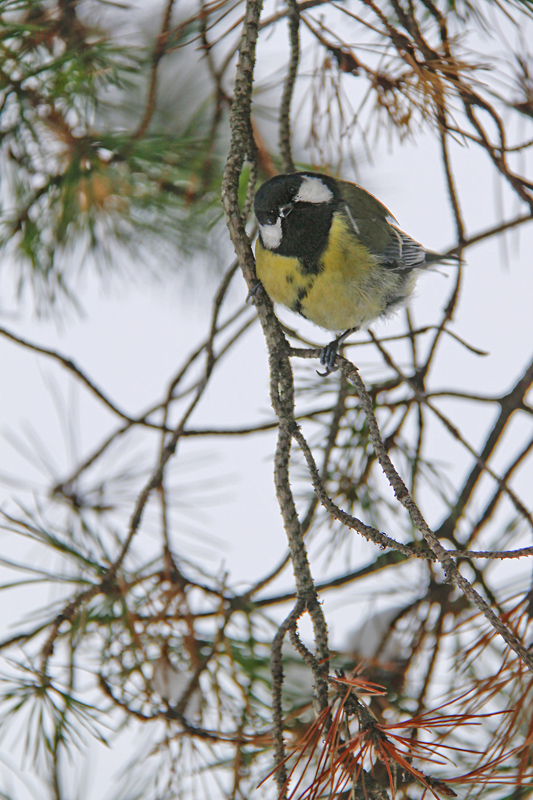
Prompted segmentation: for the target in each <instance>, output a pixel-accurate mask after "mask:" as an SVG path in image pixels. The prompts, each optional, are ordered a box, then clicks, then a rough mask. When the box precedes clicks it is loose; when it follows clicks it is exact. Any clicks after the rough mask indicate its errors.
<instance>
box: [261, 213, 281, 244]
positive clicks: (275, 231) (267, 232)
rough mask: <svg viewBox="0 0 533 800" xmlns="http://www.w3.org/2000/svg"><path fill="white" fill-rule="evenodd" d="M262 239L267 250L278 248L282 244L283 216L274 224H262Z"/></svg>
mask: <svg viewBox="0 0 533 800" xmlns="http://www.w3.org/2000/svg"><path fill="white" fill-rule="evenodd" d="M259 230H260V232H261V239H262V240H263V244H264V246H265V247H266V249H267V250H277V248H278V247H279V246H280V244H281V236H282V232H281V217H278V218H277V220H276V221H275V223H274V224H273V225H260V226H259Z"/></svg>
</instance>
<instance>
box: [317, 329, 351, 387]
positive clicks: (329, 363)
mask: <svg viewBox="0 0 533 800" xmlns="http://www.w3.org/2000/svg"><path fill="white" fill-rule="evenodd" d="M357 330H359V328H349V329H348V330H347V331H344V333H342V334H341V335H340V336H337V338H336V339H333V341H332V342H330V343H329V344H327V345H326V346H325V347H323V348H322V350H321V351H320V363H321V364H322V366H323V367H325V368H326V371H325V372H319V371H318V370H317V375H320V377H321V378H326V377H327V376H328V375H331V373H332V372H336V371H337V370H338V369H339V368H338V366H337V364H336V361H337V354H338V352H339V347H340V346H341V344H342V343H343V342H344V340H345V339H347V338H348V336H349V335H350V334H351V333H355V331H357Z"/></svg>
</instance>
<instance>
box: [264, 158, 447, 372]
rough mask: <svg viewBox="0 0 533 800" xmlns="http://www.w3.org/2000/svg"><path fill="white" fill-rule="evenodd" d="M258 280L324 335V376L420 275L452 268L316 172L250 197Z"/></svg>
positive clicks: (359, 192) (283, 178)
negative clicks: (436, 267) (344, 345)
mask: <svg viewBox="0 0 533 800" xmlns="http://www.w3.org/2000/svg"><path fill="white" fill-rule="evenodd" d="M254 211H255V216H256V217H257V221H258V223H259V236H258V239H257V244H256V248H255V255H256V266H257V277H258V278H259V280H260V281H261V283H262V284H263V287H264V288H265V290H266V292H267V294H268V295H269V297H270V298H271V299H272V300H273V301H275V302H276V303H281V305H284V306H286V307H287V308H290V309H291V311H295V312H296V313H298V314H301V315H302V316H303V317H305V318H306V319H308V320H310V321H311V322H314V323H315V324H316V325H320V326H321V327H322V328H326V329H327V330H330V331H336V332H339V331H344V333H342V334H341V335H340V336H338V337H337V338H336V339H334V340H333V341H332V342H330V343H329V345H327V346H326V347H325V348H324V349H323V350H322V354H321V358H320V361H321V363H322V364H323V365H324V366H325V368H326V372H325V373H322V374H324V375H328V374H329V373H330V372H333V371H334V369H335V359H336V356H337V350H338V347H339V345H340V344H341V342H343V341H344V339H345V338H346V337H347V336H349V334H350V333H353V332H354V331H356V330H358V329H359V328H360V327H362V326H366V325H368V324H369V323H370V322H372V321H373V320H375V319H377V318H378V317H381V316H383V315H386V314H388V313H389V312H391V311H393V310H395V309H396V308H398V307H399V306H401V305H402V304H403V303H405V302H406V301H407V299H408V298H409V296H410V295H411V293H412V291H413V288H414V284H415V281H416V277H417V274H418V271H419V270H423V269H426V268H427V267H429V266H431V265H432V264H437V263H446V262H449V261H452V260H455V261H457V260H458V258H457V256H443V255H440V254H439V253H433V252H432V251H430V250H425V249H424V248H423V247H422V245H420V244H418V242H415V241H414V239H411V237H410V236H407V234H406V233H404V232H403V231H401V230H400V229H399V228H398V227H397V226H396V221H395V219H394V218H393V217H392V215H391V214H390V212H389V211H388V210H387V209H386V208H385V206H384V205H382V203H380V202H379V200H376V198H375V197H373V196H372V195H371V194H370V193H369V192H367V191H365V189H362V188H361V187H360V186H357V184H355V183H348V182H347V181H340V180H336V179H335V178H331V177H330V176H329V175H322V174H321V173H318V172H293V173H287V174H285V175H276V177H274V178H270V180H268V181H266V183H264V184H263V185H262V186H260V188H259V189H258V191H257V192H256V195H255V200H254Z"/></svg>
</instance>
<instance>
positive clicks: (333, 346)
mask: <svg viewBox="0 0 533 800" xmlns="http://www.w3.org/2000/svg"><path fill="white" fill-rule="evenodd" d="M338 349H339V342H338V340H337V339H334V340H333V341H332V342H330V343H329V344H327V345H326V346H325V347H323V348H322V350H321V353H320V363H321V364H322V366H323V367H325V368H326V371H325V372H319V371H318V370H317V375H320V377H321V378H326V377H327V376H328V375H331V373H332V372H336V371H337V370H338V369H339V368H338V366H337V365H336V363H335V362H336V360H337V351H338Z"/></svg>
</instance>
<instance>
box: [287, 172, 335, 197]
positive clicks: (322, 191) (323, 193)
mask: <svg viewBox="0 0 533 800" xmlns="http://www.w3.org/2000/svg"><path fill="white" fill-rule="evenodd" d="M294 199H295V200H296V202H297V203H298V202H300V203H329V202H331V200H333V192H332V191H331V189H328V187H327V186H326V184H325V183H324V182H323V181H321V180H320V178H310V177H309V176H308V175H305V176H304V178H303V180H302V185H301V186H300V189H299V191H298V194H297V195H296V197H295V198H294Z"/></svg>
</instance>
